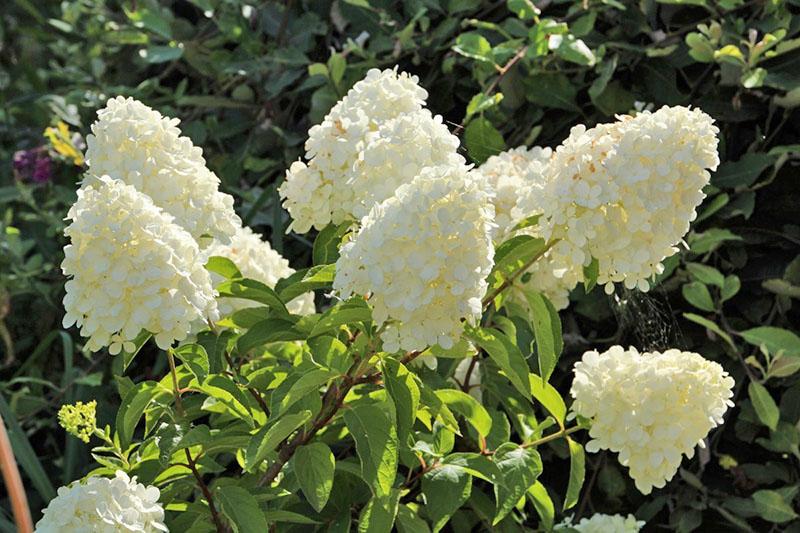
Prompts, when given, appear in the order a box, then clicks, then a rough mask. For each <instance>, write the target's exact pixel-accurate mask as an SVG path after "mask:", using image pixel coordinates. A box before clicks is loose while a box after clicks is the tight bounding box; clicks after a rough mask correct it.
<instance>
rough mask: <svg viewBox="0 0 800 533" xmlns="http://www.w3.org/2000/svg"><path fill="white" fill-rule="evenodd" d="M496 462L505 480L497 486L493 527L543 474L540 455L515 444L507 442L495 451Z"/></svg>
mask: <svg viewBox="0 0 800 533" xmlns="http://www.w3.org/2000/svg"><path fill="white" fill-rule="evenodd" d="M494 462H495V464H497V467H498V468H499V469H500V473H501V474H502V476H503V480H502V483H498V484H497V485H495V494H496V497H497V513H496V514H495V516H494V520H493V521H492V525H496V524H498V523H499V522H500V521H501V520H502V519H503V518H504V517H505V516H506V515H507V514H508V513H509V512H510V511H511V509H513V508H514V506H515V505H516V504H517V502H518V501H519V499H520V498H522V496H523V495H524V494H525V493H526V492H527V490H528V489H529V488H530V487H531V485H533V484H534V483H535V482H536V478H538V477H539V474H541V473H542V459H541V457H539V453H538V452H537V451H536V450H532V449H530V448H523V447H522V446H519V445H518V444H514V443H513V442H507V443H505V444H503V445H502V446H500V447H499V448H497V450H495V453H494Z"/></svg>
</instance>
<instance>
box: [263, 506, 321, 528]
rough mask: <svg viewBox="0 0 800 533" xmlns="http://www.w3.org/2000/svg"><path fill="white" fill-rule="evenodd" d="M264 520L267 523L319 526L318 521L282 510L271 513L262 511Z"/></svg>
mask: <svg viewBox="0 0 800 533" xmlns="http://www.w3.org/2000/svg"><path fill="white" fill-rule="evenodd" d="M264 518H265V519H266V520H267V522H270V523H272V522H286V523H290V524H306V525H313V524H319V521H317V520H313V519H311V518H309V517H307V516H304V515H301V514H300V513H293V512H292V511H284V510H283V509H276V510H273V511H264Z"/></svg>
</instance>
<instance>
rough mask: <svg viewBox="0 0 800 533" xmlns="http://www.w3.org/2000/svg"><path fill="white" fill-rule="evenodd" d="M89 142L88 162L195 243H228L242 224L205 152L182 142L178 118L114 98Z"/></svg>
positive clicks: (93, 170) (100, 114)
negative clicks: (148, 202)
mask: <svg viewBox="0 0 800 533" xmlns="http://www.w3.org/2000/svg"><path fill="white" fill-rule="evenodd" d="M97 117H98V119H97V121H96V122H95V123H94V124H92V134H91V135H88V136H87V138H86V144H87V150H86V162H87V164H88V165H89V171H90V172H91V173H92V174H95V175H97V176H102V175H108V176H111V177H112V178H114V179H118V180H122V181H124V182H125V183H127V184H128V185H133V186H134V187H136V188H137V189H138V190H139V191H141V192H143V193H144V194H146V195H148V196H149V197H150V198H152V199H153V202H154V203H155V204H156V205H157V206H158V207H160V208H162V209H163V210H164V211H166V212H167V213H169V214H170V215H172V216H173V217H175V220H176V222H177V223H178V224H179V225H180V226H182V227H183V228H184V229H185V230H186V231H188V232H189V233H190V234H191V235H192V236H193V237H194V238H195V239H200V237H201V236H203V235H211V236H213V237H215V238H217V239H221V240H223V241H224V240H227V239H228V238H229V237H230V236H231V235H233V234H234V233H235V232H236V228H237V227H239V226H240V225H241V220H239V217H238V216H237V215H236V213H235V211H234V210H233V198H232V197H231V196H230V195H227V194H224V193H222V192H220V191H219V183H220V182H219V178H218V177H217V176H216V174H214V173H213V172H212V171H211V170H209V169H208V167H207V166H206V162H205V159H203V150H202V149H201V148H199V147H197V146H194V145H193V144H192V141H191V140H190V139H189V138H187V137H181V131H180V129H178V123H179V122H180V121H179V120H178V119H176V118H167V117H164V116H162V115H161V113H159V112H158V111H155V110H154V109H151V108H149V107H148V106H146V105H145V104H143V103H141V102H139V101H137V100H134V99H133V98H124V97H122V96H118V97H116V98H111V99H110V100H109V101H108V103H107V104H106V107H105V108H104V109H101V110H100V111H98V112H97Z"/></svg>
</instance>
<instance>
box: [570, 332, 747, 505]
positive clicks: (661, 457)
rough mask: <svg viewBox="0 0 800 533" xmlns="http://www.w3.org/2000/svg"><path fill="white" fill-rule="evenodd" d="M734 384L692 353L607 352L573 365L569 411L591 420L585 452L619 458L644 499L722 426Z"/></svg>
mask: <svg viewBox="0 0 800 533" xmlns="http://www.w3.org/2000/svg"><path fill="white" fill-rule="evenodd" d="M733 386H734V381H733V378H731V377H730V376H729V375H728V373H727V372H725V371H724V370H723V368H722V367H721V366H720V365H719V364H718V363H715V362H712V361H708V360H706V359H704V358H703V357H702V356H700V355H699V354H696V353H692V352H682V351H680V350H675V349H672V350H667V351H665V352H664V353H659V352H653V353H643V354H640V353H639V352H638V351H636V349H634V348H630V349H628V350H625V349H624V348H622V347H621V346H613V347H611V348H610V349H608V350H607V351H606V352H604V353H602V354H600V353H598V352H597V351H589V352H586V353H585V354H584V355H583V358H582V360H581V361H579V362H578V363H576V364H575V380H574V381H573V384H572V390H571V394H572V397H573V398H574V399H575V402H574V403H573V405H572V408H573V410H574V411H575V412H576V413H578V414H579V415H581V416H583V417H586V418H589V419H591V420H592V427H591V430H590V431H589V435H590V436H591V437H592V440H591V441H590V442H589V443H588V444H587V445H586V450H587V451H589V452H597V451H598V450H601V449H607V450H611V451H613V452H617V453H619V461H620V463H621V464H622V465H624V466H627V467H628V469H629V471H630V476H631V478H633V480H634V482H635V484H636V487H637V488H638V489H639V490H640V491H641V492H642V493H643V494H649V493H650V491H651V490H652V488H653V487H658V488H661V487H663V486H664V485H665V483H666V482H667V481H669V480H670V479H672V477H673V476H674V475H675V472H677V470H678V467H679V466H680V464H681V460H682V455H686V456H687V457H692V456H693V455H694V447H695V445H698V444H699V445H700V446H703V439H704V438H705V436H706V435H707V434H708V432H709V431H711V429H713V428H714V427H716V426H717V425H719V424H722V422H723V418H722V417H723V415H724V414H725V411H726V410H727V409H728V407H732V406H733V402H732V401H731V398H732V396H733V391H732V389H733Z"/></svg>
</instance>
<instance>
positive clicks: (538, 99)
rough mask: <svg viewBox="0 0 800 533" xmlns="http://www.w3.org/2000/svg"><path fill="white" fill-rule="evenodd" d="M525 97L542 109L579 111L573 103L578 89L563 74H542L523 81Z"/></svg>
mask: <svg viewBox="0 0 800 533" xmlns="http://www.w3.org/2000/svg"><path fill="white" fill-rule="evenodd" d="M525 86H526V89H527V90H526V92H525V97H526V98H527V99H528V101H530V102H533V103H534V104H537V105H540V106H542V107H550V108H553V109H563V110H565V111H579V110H580V108H579V107H578V105H577V104H576V103H575V97H576V96H577V95H578V89H577V88H576V87H575V86H574V85H573V84H572V82H571V81H570V79H569V78H568V77H567V76H565V75H564V74H552V73H546V74H545V73H542V74H537V75H535V76H528V77H526V79H525Z"/></svg>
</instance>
